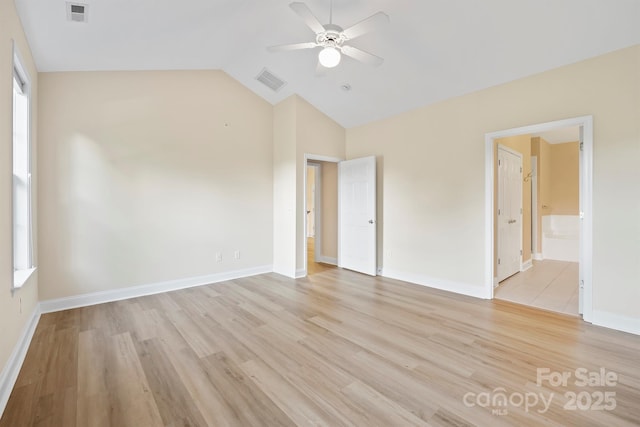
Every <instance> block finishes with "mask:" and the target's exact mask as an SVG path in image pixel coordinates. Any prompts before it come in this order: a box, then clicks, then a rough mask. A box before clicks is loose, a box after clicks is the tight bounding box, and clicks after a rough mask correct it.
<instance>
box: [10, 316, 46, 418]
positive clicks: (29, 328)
mask: <svg viewBox="0 0 640 427" xmlns="http://www.w3.org/2000/svg"><path fill="white" fill-rule="evenodd" d="M40 314H41V311H40V305H36V308H34V310H33V312H32V313H31V316H30V317H29V320H28V321H27V324H26V325H25V327H24V329H23V331H22V334H20V337H19V338H18V342H17V343H16V345H15V347H14V348H13V352H12V353H11V356H9V360H7V363H6V364H5V365H4V368H3V369H2V372H1V373H0V416H2V413H3V412H4V409H5V407H6V406H7V402H8V401H9V396H11V391H12V390H13V386H14V385H15V384H16V380H17V379H18V374H19V373H20V369H21V368H22V363H24V358H25V356H26V355H27V350H28V349H29V345H30V344H31V340H32V339H33V334H34V333H35V331H36V326H38V321H39V320H40Z"/></svg>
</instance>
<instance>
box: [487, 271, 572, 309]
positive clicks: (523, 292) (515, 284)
mask: <svg viewBox="0 0 640 427" xmlns="http://www.w3.org/2000/svg"><path fill="white" fill-rule="evenodd" d="M495 297H496V298H497V299H502V300H506V301H512V302H517V303H519V304H526V305H529V306H533V307H538V308H543V309H545V310H550V311H556V312H560V313H565V314H571V315H574V316H577V315H578V263H577V262H565V261H553V260H543V261H533V267H531V268H530V269H529V270H527V271H523V272H520V273H518V274H515V275H513V276H511V277H509V278H507V279H505V280H503V281H502V282H500V284H499V286H498V287H497V288H496V289H495Z"/></svg>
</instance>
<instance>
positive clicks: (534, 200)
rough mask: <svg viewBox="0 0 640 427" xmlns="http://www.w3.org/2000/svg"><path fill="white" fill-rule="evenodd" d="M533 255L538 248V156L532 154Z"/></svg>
mask: <svg viewBox="0 0 640 427" xmlns="http://www.w3.org/2000/svg"><path fill="white" fill-rule="evenodd" d="M530 179H531V256H532V257H533V258H534V259H536V258H535V255H534V254H535V253H536V251H537V250H538V225H539V224H538V156H531V178H530Z"/></svg>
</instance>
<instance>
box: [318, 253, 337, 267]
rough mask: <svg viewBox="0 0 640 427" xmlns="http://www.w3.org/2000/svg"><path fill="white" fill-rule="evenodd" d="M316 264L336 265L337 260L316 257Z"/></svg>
mask: <svg viewBox="0 0 640 427" xmlns="http://www.w3.org/2000/svg"><path fill="white" fill-rule="evenodd" d="M318 262H321V263H324V264H331V265H338V259H337V258H331V257H328V256H324V255H320V256H318Z"/></svg>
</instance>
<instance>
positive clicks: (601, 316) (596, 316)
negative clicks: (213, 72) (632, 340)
mask: <svg viewBox="0 0 640 427" xmlns="http://www.w3.org/2000/svg"><path fill="white" fill-rule="evenodd" d="M591 320H592V323H593V324H594V325H598V326H604V327H605V328H610V329H616V330H618V331H622V332H629V333H630V334H635V335H640V318H637V317H635V318H634V317H628V316H621V315H619V314H614V313H609V312H607V311H600V310H593V312H592V314H591Z"/></svg>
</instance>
